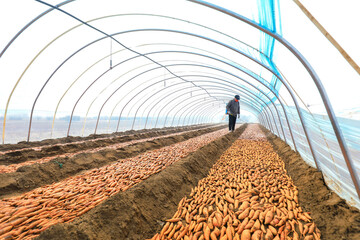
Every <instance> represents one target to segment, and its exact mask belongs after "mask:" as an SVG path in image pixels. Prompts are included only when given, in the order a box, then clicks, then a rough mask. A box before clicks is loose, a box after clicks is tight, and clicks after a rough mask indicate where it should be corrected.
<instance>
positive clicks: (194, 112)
mask: <svg viewBox="0 0 360 240" xmlns="http://www.w3.org/2000/svg"><path fill="white" fill-rule="evenodd" d="M227 96H228V95H226V94H224V97H227ZM240 100H241V99H240ZM244 100H245V101H244ZM244 100H242V101H241V103H247V104H248V105H249V106H250V102H251V101H249V100H248V99H244ZM198 105H199V104H198ZM260 105H261V104H260ZM257 107H258V106H255V105H253V108H254V109H257ZM259 109H260V108H259ZM258 111H259V112H260V111H261V110H258ZM203 112H205V109H198V108H197V107H195V108H194V109H192V110H191V111H189V112H188V113H187V114H186V115H185V116H184V120H183V125H185V120H186V117H187V116H189V117H188V122H187V124H189V122H190V116H191V115H193V117H192V118H193V120H192V121H195V119H196V118H200V117H201V115H202V114H203ZM265 112H266V111H264V113H265Z"/></svg>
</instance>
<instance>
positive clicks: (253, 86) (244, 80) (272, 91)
mask: <svg viewBox="0 0 360 240" xmlns="http://www.w3.org/2000/svg"><path fill="white" fill-rule="evenodd" d="M204 56H206V55H204ZM214 60H218V59H214ZM218 61H221V60H218ZM223 63H226V62H223ZM226 64H228V63H226ZM228 65H230V66H232V65H231V64H228ZM197 66H201V67H207V66H203V65H197ZM232 67H234V68H236V69H237V70H239V69H238V68H237V67H236V66H232ZM209 68H211V67H209ZM212 69H215V70H218V71H222V72H225V73H228V74H230V75H232V76H233V77H236V78H238V79H240V80H242V81H244V82H246V83H248V84H249V85H251V86H252V87H254V88H255V89H257V90H259V89H258V88H257V87H255V86H254V85H252V84H251V83H249V82H247V81H246V80H244V79H242V78H239V77H238V76H236V75H234V74H231V73H229V72H226V71H223V70H219V69H217V68H212ZM240 71H241V69H240ZM254 79H255V80H256V81H258V82H259V83H260V84H262V85H264V86H265V87H266V88H267V89H269V90H270V91H271V92H272V93H273V94H274V95H275V93H274V92H273V90H272V89H271V88H269V87H268V86H266V85H265V84H263V83H262V82H261V81H259V80H258V79H256V78H254ZM264 95H266V94H264ZM278 100H279V102H280V105H281V106H282V108H283V111H284V113H285V118H286V119H287V113H286V110H285V109H284V107H283V104H282V101H281V100H280V99H279V98H278ZM275 109H276V110H277V108H276V107H275ZM280 123H281V121H280ZM287 123H288V126H289V131H290V134H291V135H292V132H291V127H290V125H289V122H288V119H287ZM292 139H293V138H292ZM293 143H294V147H295V149H296V144H295V141H294V140H293Z"/></svg>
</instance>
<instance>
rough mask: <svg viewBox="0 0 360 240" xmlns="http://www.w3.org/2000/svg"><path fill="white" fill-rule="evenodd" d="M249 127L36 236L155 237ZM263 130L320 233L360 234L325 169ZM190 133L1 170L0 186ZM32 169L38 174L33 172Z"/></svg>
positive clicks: (50, 176) (30, 182)
mask: <svg viewBox="0 0 360 240" xmlns="http://www.w3.org/2000/svg"><path fill="white" fill-rule="evenodd" d="M245 128H246V125H243V126H241V127H240V128H238V129H237V130H236V131H235V132H234V133H229V134H227V135H225V136H224V137H222V138H220V139H218V140H216V141H214V142H212V143H210V144H208V145H206V146H204V147H202V148H201V149H199V150H198V151H196V152H194V153H192V154H190V155H189V156H187V157H186V158H184V159H182V160H180V161H178V162H176V163H174V164H173V165H171V166H169V167H167V168H166V169H164V170H163V171H161V172H159V173H157V174H154V175H152V176H151V177H149V178H148V179H147V180H145V181H142V182H140V183H139V184H137V185H135V186H134V187H132V188H130V189H128V190H126V191H124V192H120V193H117V194H115V195H114V196H112V197H110V198H109V199H108V200H106V201H105V202H103V203H101V204H100V205H98V206H96V207H95V208H93V209H92V210H90V211H89V212H87V213H86V214H84V215H82V216H81V217H79V218H77V219H75V220H74V221H73V222H71V223H66V224H57V225H54V226H52V227H50V228H49V229H47V230H46V231H44V232H43V233H42V234H41V235H40V236H39V237H38V238H37V239H64V240H66V239H124V240H127V239H145V238H150V237H152V236H153V235H154V234H155V233H156V232H159V231H160V230H161V228H162V226H163V225H164V223H165V220H166V219H169V218H171V217H172V215H173V214H174V212H176V210H177V204H178V203H179V201H180V200H181V198H183V197H184V196H185V195H188V194H189V193H190V190H191V188H193V187H194V186H196V185H197V183H198V181H199V180H200V179H202V178H204V177H205V176H207V174H208V171H209V169H210V168H211V167H212V166H213V164H214V163H215V162H216V161H217V159H218V158H219V157H220V155H221V154H222V153H223V152H224V151H225V150H226V149H228V148H229V147H230V146H231V144H232V143H233V142H234V141H235V140H236V139H237V138H238V137H239V136H240V135H241V133H242V132H243V131H244V130H245ZM263 131H264V132H265V133H266V135H267V139H268V141H269V142H270V143H271V144H272V145H273V147H274V150H275V151H276V152H277V153H278V154H279V156H280V157H281V158H282V159H283V161H284V162H285V164H286V170H287V171H288V174H289V175H290V176H291V178H292V179H293V181H294V183H295V185H296V186H297V187H298V189H299V202H300V205H301V206H302V208H303V209H304V211H308V212H311V216H312V218H313V219H314V221H315V223H316V225H317V227H318V228H319V229H320V231H321V234H322V236H321V239H325V240H333V239H334V240H335V239H343V240H345V239H346V240H359V239H360V212H359V210H357V209H356V208H353V207H349V206H348V205H347V204H346V202H345V201H344V200H343V199H341V198H340V197H339V196H338V195H337V194H336V193H334V192H333V191H331V190H330V189H328V188H327V186H326V185H325V183H324V180H323V178H322V175H321V173H320V172H319V171H317V170H316V169H314V168H312V167H310V166H309V165H307V164H306V163H305V162H304V161H303V160H302V159H301V157H300V155H299V154H297V153H296V152H294V151H292V150H291V148H290V147H289V146H288V145H287V144H286V143H285V142H283V141H282V140H281V139H280V138H278V137H276V136H274V135H273V134H271V133H269V131H267V130H266V129H263ZM197 132H198V133H197V134H194V135H191V136H192V137H195V135H196V136H198V135H201V134H204V133H205V129H203V130H199V131H197ZM191 136H188V135H186V136H182V135H179V136H175V137H168V138H167V137H165V138H162V139H158V140H156V141H151V142H144V143H139V144H135V145H132V146H129V147H127V148H124V149H118V151H115V152H118V153H116V154H119V155H116V154H115V153H114V151H106V152H104V153H102V152H99V153H96V154H93V156H92V157H91V159H90V158H89V156H88V155H86V154H84V155H81V156H79V157H75V158H74V159H68V160H70V161H67V162H66V164H64V166H63V168H61V169H60V168H59V165H57V164H55V163H54V162H51V163H48V164H49V165H46V164H36V165H37V166H26V167H23V168H21V169H19V171H18V172H16V173H14V174H19V173H21V174H24V175H22V176H23V177H24V178H21V177H20V178H16V177H15V175H14V177H9V176H11V174H9V175H8V174H1V175H4V176H5V175H7V176H8V177H9V178H3V179H1V175H0V189H3V190H0V194H3V196H4V194H13V193H19V192H24V191H27V190H29V189H32V188H34V187H36V186H37V185H43V184H47V183H52V182H57V181H59V180H60V179H63V178H65V177H66V176H69V175H74V174H77V173H79V172H81V171H82V170H85V169H88V168H95V167H97V166H103V165H106V164H109V162H113V161H116V160H117V159H118V158H119V157H121V158H125V157H129V156H134V155H137V154H139V153H140V152H144V151H147V150H150V149H154V148H160V147H162V146H167V145H170V144H172V143H175V142H179V141H183V140H186V139H188V138H190V137H191ZM70 162H73V163H74V164H76V165H77V166H78V168H77V169H76V170H74V171H73V170H72V168H71V167H69V168H68V166H66V165H67V163H70ZM28 168H30V169H28ZM32 168H34V169H32ZM33 171H34V173H38V175H36V174H33V175H34V176H31V175H32V173H33ZM40 173H41V174H40ZM42 174H44V176H43V175H42ZM38 178H39V179H40V180H39V181H38V180H37V179H38ZM7 179H9V182H8V183H7V184H8V185H7V186H8V187H6V186H5V185H4V184H3V182H4V181H7ZM1 186H2V187H1ZM4 186H5V187H4Z"/></svg>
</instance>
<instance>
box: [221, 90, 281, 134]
mask: <svg viewBox="0 0 360 240" xmlns="http://www.w3.org/2000/svg"><path fill="white" fill-rule="evenodd" d="M222 85H224V86H227V87H222V88H223V89H227V90H228V91H232V92H233V93H235V94H236V93H237V92H236V91H235V90H234V89H232V88H230V87H229V85H227V84H222ZM237 90H238V91H240V92H241V93H242V94H245V96H247V97H250V98H251V99H252V100H253V101H255V102H257V103H258V104H259V105H260V106H261V107H263V109H264V110H265V111H267V110H266V107H268V108H269V106H268V105H266V103H265V102H264V101H263V100H262V99H261V98H260V97H258V96H256V95H255V94H253V93H252V92H249V93H251V94H253V95H254V96H256V97H258V98H259V99H260V100H261V101H262V102H263V103H264V105H265V107H264V105H262V104H261V103H260V102H259V101H256V99H255V97H253V96H251V95H248V94H247V92H243V91H244V90H240V89H237ZM246 100H247V98H246ZM269 111H270V114H271V116H272V118H273V122H274V124H275V125H276V122H275V118H274V115H273V113H272V111H271V110H270V108H269ZM277 130H278V129H277ZM278 134H279V132H278Z"/></svg>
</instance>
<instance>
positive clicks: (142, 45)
mask: <svg viewBox="0 0 360 240" xmlns="http://www.w3.org/2000/svg"><path fill="white" fill-rule="evenodd" d="M152 45H160V46H162V45H171V46H181V47H187V48H191V49H196V50H200V51H203V52H207V53H210V54H212V55H215V56H219V57H221V58H223V59H226V60H227V61H229V62H233V61H232V60H230V59H228V58H226V57H224V56H220V55H218V54H216V53H213V52H210V51H207V50H204V49H201V48H195V47H191V46H188V45H181V44H171V43H152V44H141V45H138V46H141V47H144V46H152ZM123 50H125V49H121V50H119V51H116V52H113V53H112V54H116V53H119V52H121V51H123ZM254 50H256V49H254ZM108 56H109V55H107V56H105V57H103V58H102V59H100V60H99V61H97V62H96V63H95V64H97V63H99V62H100V61H101V60H104V59H106V58H107V57H108ZM266 57H267V56H266ZM160 62H163V61H160ZM95 64H93V65H91V67H93V66H94V65H95ZM150 64H151V63H149V64H146V65H150ZM143 66H145V65H142V66H140V67H143ZM91 67H89V68H88V69H86V70H85V71H84V72H83V73H81V74H80V76H79V77H81V76H82V75H83V74H84V73H85V72H87V71H88V70H89V69H90V68H91ZM140 67H137V68H134V69H133V70H135V69H138V68H140ZM242 67H244V66H242ZM244 68H246V67H244ZM248 71H250V70H249V69H248ZM129 72H130V71H128V72H126V73H124V74H122V75H121V76H123V75H125V74H127V73H129ZM254 74H255V73H254ZM121 76H120V77H121ZM79 77H78V78H77V79H76V80H75V81H74V82H73V83H72V84H71V85H70V87H69V88H68V89H67V90H66V92H65V93H64V94H63V96H62V97H61V98H60V100H59V102H58V104H57V107H56V109H55V113H54V117H53V124H52V128H53V127H54V121H55V117H56V112H57V109H58V106H59V105H60V102H61V100H62V99H63V97H64V96H65V94H66V93H67V92H68V90H69V89H70V88H71V86H72V85H73V84H74V83H75V82H76V81H77V80H78V79H79ZM120 77H118V78H116V79H115V80H113V81H112V82H111V83H110V84H108V85H107V86H106V87H105V88H104V89H103V90H102V92H103V91H104V90H105V89H106V88H108V87H109V86H110V85H111V84H112V83H113V82H115V81H117V80H118V79H119V78H120ZM133 90H134V89H132V90H131V91H133ZM100 94H101V93H100ZM100 94H99V95H100ZM127 94H129V92H128V93H127ZM99 95H98V96H99ZM98 96H97V97H98ZM97 97H96V98H95V99H93V101H92V102H91V104H90V105H89V107H88V111H87V113H88V112H89V110H90V108H91V106H92V104H93V102H94V101H95V100H96V99H97ZM119 103H120V101H119V102H118V103H117V104H116V105H115V107H114V109H113V111H114V110H115V108H116V107H117V105H118V104H119ZM113 111H112V113H111V115H110V118H109V123H108V128H109V127H110V120H111V117H112V115H113ZM86 118H87V115H86V116H85V120H84V124H83V131H84V127H85V123H86ZM295 149H296V148H295Z"/></svg>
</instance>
